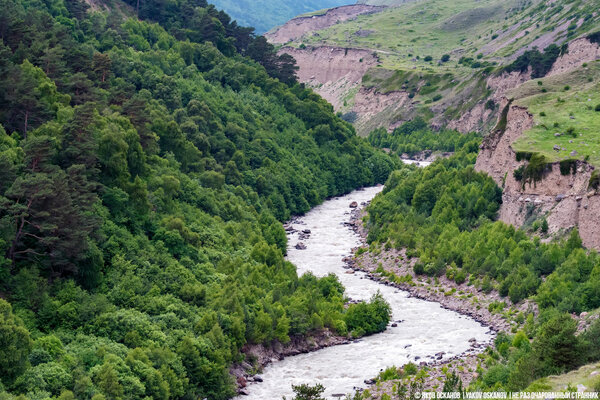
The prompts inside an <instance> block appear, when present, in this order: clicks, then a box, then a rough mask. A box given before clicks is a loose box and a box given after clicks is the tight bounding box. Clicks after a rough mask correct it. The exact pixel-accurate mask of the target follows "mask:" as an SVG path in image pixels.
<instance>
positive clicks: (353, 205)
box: [350, 201, 358, 208]
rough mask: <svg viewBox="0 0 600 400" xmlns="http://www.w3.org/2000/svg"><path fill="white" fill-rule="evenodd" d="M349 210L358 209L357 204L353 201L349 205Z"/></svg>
mask: <svg viewBox="0 0 600 400" xmlns="http://www.w3.org/2000/svg"><path fill="white" fill-rule="evenodd" d="M350 208H358V203H357V202H355V201H353V202H352V203H350Z"/></svg>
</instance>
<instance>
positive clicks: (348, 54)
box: [280, 46, 377, 92]
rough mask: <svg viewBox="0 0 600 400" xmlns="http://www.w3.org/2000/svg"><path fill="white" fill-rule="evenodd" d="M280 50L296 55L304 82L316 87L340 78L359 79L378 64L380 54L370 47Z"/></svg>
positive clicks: (357, 80) (301, 80) (355, 80)
mask: <svg viewBox="0 0 600 400" xmlns="http://www.w3.org/2000/svg"><path fill="white" fill-rule="evenodd" d="M280 53H288V54H289V55H291V56H293V57H294V58H295V59H296V62H297V64H298V66H299V67H300V69H299V70H298V79H299V80H300V82H305V83H308V84H310V85H312V86H314V87H317V86H318V85H323V84H326V83H330V82H337V81H339V80H341V79H343V78H345V79H347V81H348V82H350V83H359V82H360V81H361V79H362V77H363V75H364V74H365V72H367V70H368V69H369V68H371V67H373V66H375V65H377V57H376V56H375V55H373V52H372V51H370V50H361V49H343V48H340V47H331V46H321V47H307V48H305V49H297V48H293V47H283V48H282V49H281V50H280ZM317 92H318V88H317Z"/></svg>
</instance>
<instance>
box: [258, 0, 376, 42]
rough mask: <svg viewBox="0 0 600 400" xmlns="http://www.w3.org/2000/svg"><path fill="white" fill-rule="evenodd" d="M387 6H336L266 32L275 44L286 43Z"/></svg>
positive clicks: (270, 40)
mask: <svg viewBox="0 0 600 400" xmlns="http://www.w3.org/2000/svg"><path fill="white" fill-rule="evenodd" d="M385 8H386V7H381V6H370V5H366V4H355V5H349V6H341V7H335V8H331V9H329V10H327V11H326V12H325V13H324V14H322V15H312V16H308V17H297V18H293V19H291V20H289V21H288V22H286V23H285V24H284V25H282V26H280V27H278V28H275V29H274V30H273V31H271V32H268V33H267V34H265V37H266V38H267V40H268V41H269V42H271V43H273V44H285V43H288V42H291V41H293V40H296V39H299V38H301V37H302V36H304V35H305V34H307V33H311V32H316V31H319V30H321V29H325V28H329V27H330V26H333V25H335V24H338V23H340V22H344V21H348V20H352V19H354V18H356V17H357V16H359V15H364V14H373V13H377V12H380V11H382V10H384V9H385Z"/></svg>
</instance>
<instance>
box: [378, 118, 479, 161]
mask: <svg viewBox="0 0 600 400" xmlns="http://www.w3.org/2000/svg"><path fill="white" fill-rule="evenodd" d="M480 137H481V135H480V134H478V133H476V132H470V133H465V134H463V133H460V132H458V131H454V130H451V129H442V130H439V131H433V130H432V129H431V128H430V127H429V125H428V124H427V122H425V120H423V118H421V117H417V118H415V119H414V120H412V121H408V122H406V123H404V124H402V125H401V126H399V127H398V128H396V129H394V131H393V132H392V133H388V132H387V130H386V129H384V128H378V129H375V130H374V131H372V132H371V133H369V136H368V138H367V139H368V140H369V143H371V144H372V145H373V146H376V147H380V148H385V149H389V150H390V152H392V153H396V154H397V155H398V156H402V155H403V154H406V155H408V156H414V155H415V154H417V153H419V152H421V151H423V150H430V151H443V152H454V151H458V150H460V149H462V148H463V147H464V146H465V145H466V144H467V143H470V142H473V141H474V140H477V139H478V138H480Z"/></svg>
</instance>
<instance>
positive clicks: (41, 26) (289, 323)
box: [0, 0, 397, 400]
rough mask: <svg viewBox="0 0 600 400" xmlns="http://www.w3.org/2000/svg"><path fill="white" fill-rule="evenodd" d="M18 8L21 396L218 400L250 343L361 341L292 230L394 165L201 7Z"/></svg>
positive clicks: (0, 107) (2, 278) (11, 322)
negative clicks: (292, 249) (300, 256)
mask: <svg viewBox="0 0 600 400" xmlns="http://www.w3.org/2000/svg"><path fill="white" fill-rule="evenodd" d="M130 5H133V6H134V7H136V6H137V2H133V1H131V2H130ZM0 6H1V8H0V21H1V22H0V25H2V29H1V31H2V33H1V38H2V39H1V40H0V54H1V56H0V166H1V168H0V204H1V206H0V295H1V296H2V298H3V299H4V298H5V299H6V300H7V301H8V302H10V305H9V304H8V303H7V302H6V301H4V300H0V335H1V336H2V338H1V339H0V340H1V341H2V343H3V344H4V343H6V344H7V346H2V347H1V348H0V376H1V377H2V378H1V379H2V385H3V388H5V389H6V390H8V391H9V392H10V393H11V394H14V395H16V396H18V395H24V396H27V397H31V398H46V397H58V396H61V398H73V397H74V398H95V399H101V398H106V399H117V398H119V399H142V398H156V399H170V398H211V399H216V400H219V399H225V398H229V397H231V396H232V395H233V393H234V390H233V388H234V382H233V380H232V378H231V377H230V376H229V372H228V371H229V367H230V366H231V365H232V364H233V363H235V362H240V361H242V360H243V357H244V355H243V354H242V353H241V349H242V346H244V344H246V343H270V342H272V341H274V340H277V341H280V342H287V341H289V340H290V338H291V337H292V336H295V335H304V334H306V333H307V332H309V331H312V330H316V329H323V328H328V329H331V330H335V331H337V332H339V333H340V334H345V333H346V326H345V323H344V320H345V313H346V311H345V309H344V298H343V296H344V289H343V287H342V286H341V284H340V283H339V281H338V280H337V278H336V277H335V276H328V277H324V278H320V279H319V278H316V277H314V276H312V275H310V274H308V275H304V276H302V277H298V276H297V273H296V269H295V267H294V266H293V265H292V264H290V263H289V262H287V261H286V260H285V259H284V253H285V249H286V236H285V231H284V230H283V227H282V225H281V223H280V221H282V220H285V219H287V218H288V217H289V216H290V215H291V214H298V213H303V212H306V211H308V210H309V209H310V207H312V206H314V205H316V204H318V203H320V202H321V201H323V200H324V199H325V198H326V197H328V196H333V195H338V194H342V193H345V192H348V191H350V190H352V189H354V188H357V187H360V186H365V185H371V184H374V183H376V182H380V183H381V182H384V181H385V179H387V176H388V175H389V172H390V171H391V170H392V169H393V168H394V167H395V165H396V163H397V162H396V161H394V159H392V158H391V157H389V156H387V155H386V154H384V153H383V152H381V151H376V150H375V149H373V148H372V147H371V146H370V145H369V144H368V143H367V142H366V141H364V140H362V139H360V138H358V137H357V136H356V135H355V131H354V129H353V128H352V126H350V125H349V124H347V123H345V122H344V121H342V120H341V119H339V118H338V117H336V116H335V115H334V113H333V111H332V108H331V106H330V105H329V104H328V103H326V102H325V101H324V100H322V99H320V98H319V97H318V96H317V95H315V94H314V93H313V92H312V91H310V90H309V89H306V88H304V87H302V86H300V85H298V84H294V82H293V79H289V80H288V79H284V78H282V76H281V75H278V74H280V73H281V72H282V70H281V69H280V68H279V67H283V65H282V64H278V66H277V65H275V66H274V65H270V66H269V63H270V62H275V64H277V61H276V59H275V58H273V57H275V53H274V51H272V50H273V49H272V48H270V47H269V46H265V45H264V39H260V38H257V37H255V36H253V34H252V32H251V30H248V29H245V28H239V27H237V25H235V24H234V23H231V22H229V17H228V16H227V15H226V14H224V13H221V12H217V11H216V9H214V7H212V6H208V5H207V4H206V3H205V2H203V1H202V0H200V1H198V2H187V1H182V2H176V3H173V2H152V1H149V2H141V4H140V9H139V13H140V17H141V18H142V19H146V20H145V21H144V20H138V19H124V18H122V16H121V14H120V13H119V12H117V11H114V12H109V11H106V12H87V10H88V7H87V6H86V5H85V3H83V2H78V1H62V0H58V1H56V2H50V3H45V2H20V1H15V0H0ZM153 21H154V22H153ZM23 27H27V28H26V29H24V28H23ZM257 61H258V62H257ZM288 61H289V60H288ZM261 64H262V65H261ZM263 65H265V66H264V67H263ZM289 66H290V65H288V67H289ZM286 68H287V67H286ZM278 71H279V72H278ZM286 73H287V74H288V76H290V75H289V74H292V75H293V70H292V71H290V70H289V69H287V72H286ZM273 76H274V77H273ZM282 81H285V83H284V82H282ZM369 310H371V309H370V308H369ZM358 314H360V313H358ZM32 338H33V340H32ZM3 351H8V353H6V354H4V353H2V352H3Z"/></svg>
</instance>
